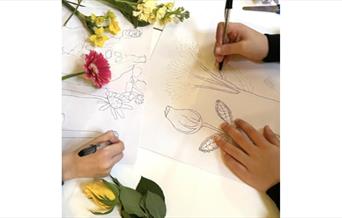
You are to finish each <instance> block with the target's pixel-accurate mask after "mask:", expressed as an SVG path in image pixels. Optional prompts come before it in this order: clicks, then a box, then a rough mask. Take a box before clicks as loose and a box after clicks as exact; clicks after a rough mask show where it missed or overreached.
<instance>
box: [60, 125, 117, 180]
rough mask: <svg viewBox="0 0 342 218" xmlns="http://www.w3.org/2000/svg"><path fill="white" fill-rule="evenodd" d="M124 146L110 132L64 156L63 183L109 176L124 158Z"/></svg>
mask: <svg viewBox="0 0 342 218" xmlns="http://www.w3.org/2000/svg"><path fill="white" fill-rule="evenodd" d="M123 150H124V144H123V142H122V141H120V139H119V138H117V137H116V136H115V134H114V132H113V131H108V132H106V133H104V134H102V135H100V136H99V137H97V138H95V139H94V140H92V141H91V142H89V143H87V144H85V145H84V146H82V147H81V148H79V149H78V150H76V151H73V152H69V153H65V154H63V181H65V180H68V179H74V178H84V177H88V178H97V177H104V176H107V175H108V174H109V173H110V171H111V169H112V167H113V166H114V165H115V164H116V163H117V162H119V161H120V160H121V159H122V157H123Z"/></svg>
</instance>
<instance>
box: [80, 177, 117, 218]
mask: <svg viewBox="0 0 342 218" xmlns="http://www.w3.org/2000/svg"><path fill="white" fill-rule="evenodd" d="M81 189H82V192H83V193H84V194H85V195H86V196H87V198H88V199H90V200H91V201H92V202H93V203H94V204H95V205H96V206H97V209H96V210H94V211H91V212H92V213H94V214H106V213H110V212H111V211H112V210H113V208H114V207H115V205H116V203H117V201H118V200H117V199H118V193H119V191H118V189H117V187H116V186H115V185H114V184H112V183H109V182H107V181H105V180H103V179H101V180H99V179H97V180H94V181H91V182H87V183H84V184H81Z"/></svg>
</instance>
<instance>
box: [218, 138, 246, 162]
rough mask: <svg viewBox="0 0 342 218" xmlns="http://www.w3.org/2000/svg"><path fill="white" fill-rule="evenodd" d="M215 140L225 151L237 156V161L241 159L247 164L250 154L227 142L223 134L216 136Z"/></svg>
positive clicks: (234, 156)
mask: <svg viewBox="0 0 342 218" xmlns="http://www.w3.org/2000/svg"><path fill="white" fill-rule="evenodd" d="M214 141H215V143H216V144H217V145H218V146H219V147H220V148H221V149H222V150H223V151H224V152H226V153H227V154H229V155H230V156H232V157H233V158H235V159H236V160H237V161H239V162H240V163H242V164H243V165H246V164H247V162H248V155H247V154H246V153H244V152H243V151H242V150H241V149H239V148H238V147H236V146H234V145H232V144H230V143H228V142H226V141H225V140H223V139H222V137H221V136H215V137H214Z"/></svg>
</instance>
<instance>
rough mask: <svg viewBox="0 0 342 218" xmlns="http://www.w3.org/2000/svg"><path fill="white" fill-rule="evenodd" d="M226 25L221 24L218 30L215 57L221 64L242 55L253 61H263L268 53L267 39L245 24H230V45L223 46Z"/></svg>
mask: <svg viewBox="0 0 342 218" xmlns="http://www.w3.org/2000/svg"><path fill="white" fill-rule="evenodd" d="M223 32H224V23H222V22H221V23H219V24H218V25H217V30H216V44H215V48H214V55H215V57H216V61H217V62H218V63H219V62H221V61H222V60H223V59H227V58H229V56H231V55H233V54H238V55H241V56H243V57H245V58H247V59H249V60H252V61H261V60H262V59H264V58H265V57H266V55H267V53H268V41H267V37H266V36H265V35H264V34H262V33H259V32H257V31H255V30H253V29H251V28H249V27H247V26H245V25H243V24H240V23H229V24H228V32H227V34H228V38H229V43H227V44H224V45H222V44H223Z"/></svg>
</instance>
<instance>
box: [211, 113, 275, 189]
mask: <svg viewBox="0 0 342 218" xmlns="http://www.w3.org/2000/svg"><path fill="white" fill-rule="evenodd" d="M235 124H236V128H235V127H233V126H232V125H229V124H228V123H223V124H222V125H221V128H222V129H223V131H224V132H225V133H226V134H228V135H229V136H230V137H231V138H232V139H233V141H234V142H235V143H236V144H237V145H233V144H232V143H229V142H227V141H226V140H224V139H223V138H222V137H220V136H216V137H215V143H216V144H217V145H218V146H219V147H220V148H221V151H222V156H223V161H224V163H225V164H226V165H227V166H228V168H229V169H230V170H231V171H232V172H233V173H234V174H235V175H236V176H237V177H239V178H240V179H241V180H242V181H244V182H245V183H247V184H249V185H250V186H252V187H254V188H255V189H257V190H258V191H267V190H268V189H269V188H271V187H272V186H273V185H275V184H277V183H279V181H280V142H279V139H278V137H277V135H276V134H274V133H273V132H272V130H271V129H270V127H269V126H265V127H264V129H263V134H261V133H260V132H258V131H257V130H256V129H254V128H253V127H252V126H251V125H250V124H248V123H247V122H245V121H243V120H240V119H238V120H236V121H235Z"/></svg>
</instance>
